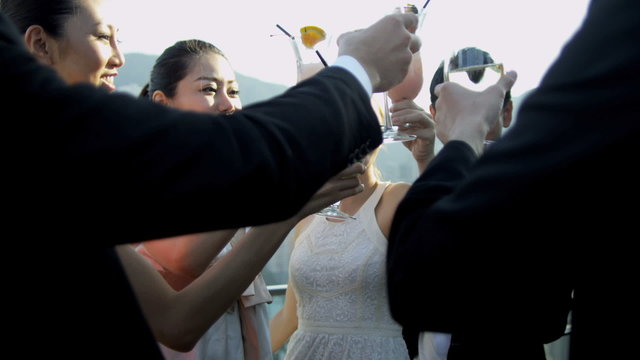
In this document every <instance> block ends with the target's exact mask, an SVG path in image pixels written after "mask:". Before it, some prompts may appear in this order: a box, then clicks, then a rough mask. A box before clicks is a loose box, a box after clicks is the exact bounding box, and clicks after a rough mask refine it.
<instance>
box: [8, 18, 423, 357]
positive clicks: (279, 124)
mask: <svg viewBox="0 0 640 360" xmlns="http://www.w3.org/2000/svg"><path fill="white" fill-rule="evenodd" d="M416 24H417V18H416V17H415V16H409V15H393V16H388V17H385V18H383V19H382V20H381V21H379V22H377V23H376V24H374V25H372V26H371V27H369V28H367V29H365V30H363V31H360V32H355V33H350V34H347V35H345V36H344V37H343V38H342V39H341V41H340V43H341V44H340V45H341V50H340V52H341V55H344V57H342V62H341V65H339V66H332V67H330V68H328V69H326V70H324V71H322V72H321V73H320V74H318V75H317V76H315V77H313V78H312V79H310V80H308V81H306V82H304V83H301V84H299V85H298V86H296V87H295V88H293V89H291V90H290V91H288V92H287V93H285V94H283V95H282V96H279V97H277V98H275V99H273V100H270V101H268V102H263V103H260V104H256V105H253V106H250V107H247V108H245V109H244V110H243V111H240V112H236V113H234V114H233V115H228V116H225V117H224V118H223V117H222V116H213V115H203V114H194V113H184V112H180V111H177V110H173V109H169V108H167V107H164V106H159V105H155V104H151V103H148V102H140V101H138V100H136V99H133V98H131V97H129V96H127V95H110V96H107V95H106V93H105V92H103V91H100V90H97V89H95V88H93V87H91V86H88V85H86V86H85V85H77V86H67V85H65V84H64V83H62V81H61V80H60V79H59V78H58V77H57V76H56V75H55V73H54V72H53V71H52V70H51V69H46V68H44V67H42V66H41V65H39V64H38V63H37V62H36V60H35V59H33V58H32V57H31V56H30V55H29V54H28V53H27V52H26V50H25V49H24V47H23V46H22V40H21V39H20V37H19V35H18V34H17V32H16V30H15V29H14V28H13V27H12V26H11V25H10V24H9V21H8V20H7V19H6V18H5V17H4V16H3V15H2V14H0V74H1V75H0V79H2V87H1V90H0V92H1V94H0V98H1V99H2V105H3V109H2V110H3V113H4V114H5V116H3V120H4V123H5V130H4V134H5V135H6V137H5V142H4V144H5V155H4V157H3V160H4V161H3V163H4V169H3V170H4V174H5V182H4V184H5V185H4V194H3V204H4V205H5V207H6V208H7V210H9V211H8V215H7V216H8V219H6V218H5V224H6V227H5V229H7V230H8V231H7V232H6V235H8V236H7V237H6V239H7V240H8V241H7V242H6V243H5V245H6V246H5V247H4V253H5V254H6V255H7V256H6V258H7V259H10V260H9V261H10V262H9V264H8V265H9V266H7V267H6V268H9V269H11V275H9V276H6V277H5V280H6V282H5V284H4V285H5V294H8V296H6V297H5V302H4V304H5V305H4V306H5V308H6V309H9V310H10V311H11V312H13V316H11V320H9V319H6V322H5V325H6V328H7V329H9V332H10V337H9V339H8V340H7V342H8V343H11V345H12V346H13V347H14V348H18V349H19V351H21V352H23V354H24V355H25V356H27V357H36V358H47V357H49V356H50V355H49V354H56V353H57V354H59V355H62V356H64V357H65V358H83V359H86V358H91V359H96V358H109V359H116V358H136V359H153V358H160V353H159V351H158V349H157V346H156V344H155V341H154V340H153V338H152V336H151V334H150V332H149V330H148V327H147V325H146V323H145V322H144V319H143V317H142V315H141V313H140V309H139V307H138V305H137V302H136V300H135V298H134V296H133V294H132V292H131V289H130V286H129V284H128V282H127V280H126V277H125V275H124V273H123V271H122V266H121V264H120V262H119V260H118V258H117V256H116V255H115V252H114V250H113V246H114V245H115V244H120V243H127V242H137V241H143V240H148V239H154V238H161V237H166V236H172V235H177V234H184V233H194V232H199V231H207V230H214V229H220V228H235V227H239V226H245V225H257V224H263V223H271V222H274V221H277V220H283V219H285V218H287V217H289V216H291V215H292V214H294V213H295V212H296V211H297V210H298V209H299V208H300V207H301V205H302V204H304V203H305V202H306V201H307V200H308V199H309V197H310V196H311V195H312V194H313V193H314V192H315V191H316V190H317V189H318V188H319V187H320V185H321V184H323V183H324V182H325V181H326V180H327V179H328V178H329V177H330V176H332V175H334V174H336V173H337V172H338V171H340V170H342V169H344V168H345V167H346V165H347V164H348V163H349V162H350V161H352V160H354V159H356V158H359V157H361V156H363V155H365V154H366V153H368V152H369V151H370V150H371V149H373V148H375V147H376V146H378V144H380V142H381V136H380V128H379V124H378V121H377V117H376V116H375V114H374V113H373V111H372V109H371V106H370V102H369V96H368V95H370V92H371V91H372V90H373V91H383V90H385V89H388V88H389V87H391V86H392V85H394V84H397V83H399V82H400V81H401V80H402V79H403V78H404V75H405V73H406V70H407V68H408V65H409V62H410V60H411V52H412V51H417V50H418V48H419V40H418V39H417V38H416V37H415V35H412V34H410V32H409V31H408V30H407V29H415V27H416ZM381 39H385V40H384V41H382V42H381ZM381 53H382V54H383V55H382V56H381ZM339 61H340V60H339ZM363 89H364V90H363ZM21 104H26V106H24V105H21ZM238 198H242V199H245V201H236V200H237V199H238ZM248 202H250V203H251V206H250V207H240V204H241V203H244V204H246V203H248ZM212 204H219V205H220V206H215V207H212V206H211V205H212ZM14 259H15V260H14ZM45 354H46V355H45Z"/></svg>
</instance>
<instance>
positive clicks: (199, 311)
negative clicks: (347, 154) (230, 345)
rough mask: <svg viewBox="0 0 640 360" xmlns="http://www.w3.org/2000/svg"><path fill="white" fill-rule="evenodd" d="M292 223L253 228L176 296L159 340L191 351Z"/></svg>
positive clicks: (248, 281) (258, 268) (262, 265)
mask: <svg viewBox="0 0 640 360" xmlns="http://www.w3.org/2000/svg"><path fill="white" fill-rule="evenodd" d="M293 225H295V223H294V222H293V221H291V220H289V221H285V222H281V223H276V224H269V225H264V226H259V227H256V228H253V229H251V231H249V233H247V235H245V237H244V238H243V239H241V240H240V241H238V242H237V243H236V245H235V246H234V247H233V249H232V250H231V251H230V252H229V253H228V254H226V255H225V256H224V257H222V258H221V259H220V260H218V261H217V262H216V263H215V264H214V265H213V266H212V267H211V268H210V269H208V270H207V271H205V272H204V273H203V275H202V276H200V277H199V278H198V279H196V280H195V281H194V282H193V283H191V284H190V285H189V286H187V287H186V288H184V289H183V290H182V291H180V292H178V293H176V294H175V295H174V299H172V306H171V307H170V308H167V309H165V311H167V312H166V319H165V320H166V321H165V323H164V324H162V328H163V333H162V335H161V338H159V340H160V341H161V342H162V343H164V344H165V345H167V346H169V347H172V348H175V349H176V350H184V349H187V350H188V349H190V348H191V347H192V346H193V345H194V344H195V343H196V342H197V340H198V339H199V338H200V337H201V336H202V335H203V334H204V332H205V331H206V330H207V329H208V328H209V327H210V326H211V325H212V324H213V323H214V322H215V321H217V319H218V318H219V317H220V316H221V315H222V314H223V313H224V312H225V311H226V310H227V309H228V308H229V307H230V306H231V305H232V303H233V302H234V301H236V300H237V299H238V298H239V297H240V295H241V294H242V292H243V291H244V290H245V289H246V288H247V286H248V285H249V284H250V283H251V282H252V281H253V280H254V278H255V277H256V275H257V274H258V273H259V272H260V271H261V270H262V268H263V267H264V265H265V264H266V263H267V261H269V259H270V258H271V256H272V255H273V253H274V252H275V251H276V250H277V249H278V247H279V246H280V244H281V243H282V241H283V240H284V239H285V237H286V236H287V234H288V233H289V231H290V230H291V228H292V227H293Z"/></svg>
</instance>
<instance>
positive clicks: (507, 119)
mask: <svg viewBox="0 0 640 360" xmlns="http://www.w3.org/2000/svg"><path fill="white" fill-rule="evenodd" d="M502 114H503V119H502V127H503V128H508V127H509V126H510V125H511V117H512V116H513V102H512V101H511V100H509V102H508V103H507V104H506V105H505V106H504V109H502Z"/></svg>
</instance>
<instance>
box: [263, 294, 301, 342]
mask: <svg viewBox="0 0 640 360" xmlns="http://www.w3.org/2000/svg"><path fill="white" fill-rule="evenodd" d="M287 291H291V290H290V289H288V290H287ZM288 315H289V314H285V313H284V312H283V311H280V312H278V313H277V314H276V315H275V316H274V317H273V318H272V319H271V321H270V322H269V333H270V334H271V351H272V352H276V351H278V350H279V349H280V348H281V347H282V346H284V344H285V343H286V342H287V341H288V340H289V338H290V337H291V335H292V334H293V333H294V332H295V331H296V329H297V328H298V317H297V316H295V314H293V315H294V317H293V318H292V317H291V316H288Z"/></svg>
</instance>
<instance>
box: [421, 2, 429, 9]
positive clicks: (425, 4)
mask: <svg viewBox="0 0 640 360" xmlns="http://www.w3.org/2000/svg"><path fill="white" fill-rule="evenodd" d="M430 2H431V0H427V2H426V3H424V5H423V6H422V9H424V8H426V7H427V5H429V3H430Z"/></svg>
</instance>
